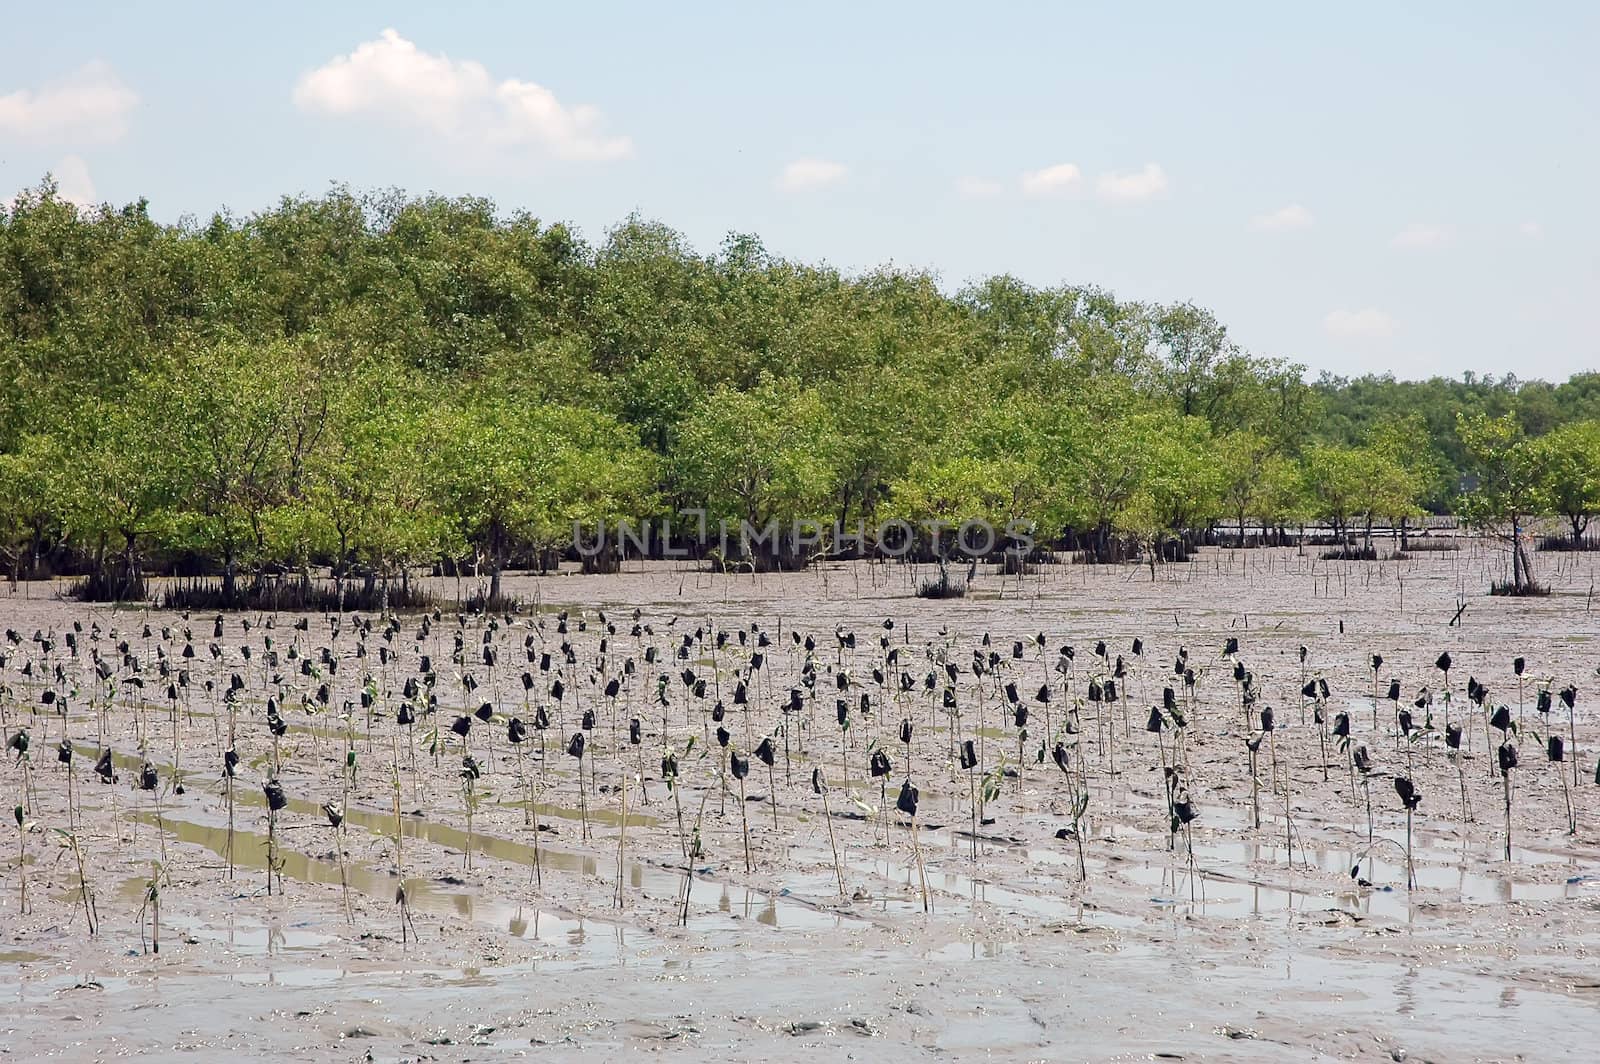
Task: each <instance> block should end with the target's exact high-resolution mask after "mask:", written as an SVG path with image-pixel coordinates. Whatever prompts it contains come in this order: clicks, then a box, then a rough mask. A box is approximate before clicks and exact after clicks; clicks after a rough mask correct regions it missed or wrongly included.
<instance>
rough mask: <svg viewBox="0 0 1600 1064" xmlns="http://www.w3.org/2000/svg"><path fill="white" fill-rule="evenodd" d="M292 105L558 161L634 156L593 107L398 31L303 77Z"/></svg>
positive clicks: (629, 145)
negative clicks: (429, 47)
mask: <svg viewBox="0 0 1600 1064" xmlns="http://www.w3.org/2000/svg"><path fill="white" fill-rule="evenodd" d="M294 102H295V104H296V105H297V106H298V107H300V108H301V109H302V110H305V111H312V112H316V113H320V114H325V115H332V116H335V117H341V118H359V117H371V118H378V119H382V120H386V121H389V122H392V123H394V124H396V125H401V126H408V127H411V128H416V129H421V130H424V131H426V132H429V133H432V134H435V135H436V136H439V137H441V138H444V139H446V140H452V141H465V140H478V141H484V142H487V143H490V144H494V145H501V146H524V145H531V146H534V147H537V148H540V149H542V150H544V151H546V152H548V153H549V154H550V155H552V156H554V157H555V158H557V159H569V160H588V161H596V160H599V161H604V160H611V159H621V158H626V157H627V156H629V155H631V154H633V142H632V141H631V140H629V139H628V138H627V137H623V136H614V135H611V134H608V133H606V132H605V131H604V129H603V126H604V118H603V116H602V115H601V114H600V112H599V111H597V110H596V109H595V108H593V107H588V106H583V105H578V106H567V105H564V104H563V103H562V102H561V101H560V100H558V99H556V96H555V94H554V93H552V92H551V91H550V90H549V89H547V88H545V87H544V86H542V85H536V84H534V83H533V82H531V81H521V80H518V79H517V78H506V79H504V80H502V81H496V80H494V78H492V77H491V76H490V75H489V72H488V70H486V69H485V68H484V67H483V65H482V64H481V63H475V62H472V61H471V60H454V59H451V58H450V57H449V56H445V55H432V54H430V53H428V52H424V51H422V50H420V49H419V48H418V47H417V46H416V45H415V44H413V43H412V42H410V41H408V40H406V39H405V38H404V37H402V36H400V34H398V33H396V32H395V31H394V30H392V29H386V30H384V31H383V32H382V33H381V34H379V35H378V38H377V40H372V41H366V42H365V43H363V44H359V45H357V46H356V49H355V51H353V52H351V53H350V54H349V55H341V56H336V57H334V58H333V59H330V60H329V61H328V62H326V63H324V64H323V65H322V66H320V67H318V68H317V69H316V70H313V71H310V72H309V73H307V74H304V75H302V76H301V78H300V80H299V82H298V83H296V85H295V88H294Z"/></svg>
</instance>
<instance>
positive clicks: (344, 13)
mask: <svg viewBox="0 0 1600 1064" xmlns="http://www.w3.org/2000/svg"><path fill="white" fill-rule="evenodd" d="M1402 7H1403V8H1404V9H1403V10H1402ZM1597 44H1600V5H1596V4H1592V3H1583V2H1573V3H1558V2H1548V3H1540V4H1526V5H1506V4H1498V5H1491V4H1480V3H1443V2H1436V3H1414V4H1407V5H1398V4H1392V3H1382V4H1368V3H1358V2H1347V3H1343V4H1339V5H1305V4H1285V3H1282V2H1281V0H1280V2H1277V3H1243V2H1238V3H1221V4H1215V3H1212V4H1195V3H1192V2H1191V3H1157V2H1149V3H1142V4H1101V5H1088V4H1075V3H1055V4H1043V3H1038V4H1020V3H1019V4H1004V3H991V4H983V5H977V4H960V5H958V4H946V3H937V2H928V0H924V2H921V3H916V4H910V3H906V4H899V3H887V2H886V3H877V4H862V3H859V2H857V3H831V2H813V3H808V4H805V5H776V4H773V5H765V4H750V3H728V4H694V3H688V2H682V3H676V4H662V3H636V4H620V3H617V4H606V3H600V2H595V3H588V4H573V3H568V4H561V5H546V4H535V3H525V4H504V5H490V4H469V3H463V4H452V5H439V4H405V3H388V4H384V5H381V9H380V5H373V4H329V3H318V4H301V3H294V2H280V3H278V4H274V5H270V6H244V5H221V4H215V3H205V4H198V3H196V4H179V3H166V4H159V3H154V4H149V5H133V4H122V3H106V4H93V3H86V4H74V5H39V4H35V5H28V6H26V7H23V8H20V9H16V10H13V11H11V12H10V13H8V14H7V16H6V20H5V33H4V34H3V36H0V196H5V197H8V196H9V195H10V194H11V192H13V191H15V190H18V189H21V188H24V187H27V186H31V185H35V184H37V182H38V181H39V180H40V178H41V177H42V176H43V175H44V174H45V173H46V172H51V173H53V174H54V175H55V177H56V179H57V181H58V182H59V184H60V187H61V191H62V193H63V194H64V195H67V196H70V197H72V198H74V199H76V200H79V201H81V202H85V203H95V202H105V201H108V202H111V203H113V204H122V203H126V202H128V201H130V200H134V199H137V198H139V197H144V198H146V199H148V200H149V203H150V210H151V212H152V214H153V215H154V216H155V217H156V218H158V219H160V220H162V221H177V220H178V219H179V218H180V217H182V216H184V215H191V216H195V217H199V218H202V219H203V218H205V217H208V216H209V215H210V214H211V213H212V212H213V211H215V210H218V209H220V208H224V207H225V208H227V209H229V210H231V211H233V212H234V213H235V214H240V215H246V214H249V213H251V212H253V211H256V210H260V209H263V208H266V207H269V206H271V205H272V204H274V203H275V202H277V200H278V199H279V198H280V197H282V196H283V195H285V194H306V195H317V194H320V193H323V192H325V191H326V190H327V189H328V188H329V187H330V186H331V185H332V184H334V183H344V184H347V185H349V186H351V187H353V188H356V189H386V188H401V189H404V190H406V191H408V192H413V193H419V194H420V193H427V192H438V193H443V194H446V195H466V194H471V195H481V196H487V197H489V198H491V199H493V200H494V201H495V202H496V204H498V205H499V207H500V208H502V209H503V210H505V211H508V212H509V211H511V210H526V211H528V212H530V213H532V214H534V215H536V216H538V217H540V218H541V219H544V220H546V221H558V220H559V221H565V222H568V223H571V224H573V225H575V226H577V227H578V228H579V229H580V230H581V231H582V233H583V234H584V235H585V236H586V237H587V238H588V239H590V240H591V241H596V242H598V241H600V240H602V239H603V238H604V234H605V231H606V230H607V229H608V228H609V227H610V226H612V225H615V224H616V223H617V222H619V221H621V220H622V219H624V218H625V217H627V216H628V215H629V214H630V213H633V212H638V213H639V214H642V215H644V216H646V217H649V218H653V219H657V220H660V221H663V222H665V223H667V224H668V225H671V226H672V227H674V228H676V229H678V230H679V231H680V232H682V233H683V234H684V235H685V236H686V237H687V238H688V239H689V240H690V241H691V243H692V244H694V246H696V247H698V248H700V249H702V250H705V251H712V250H715V249H716V248H717V247H718V246H719V245H720V243H721V241H722V239H723V238H724V237H725V236H726V235H727V234H728V233H730V232H740V233H755V234H758V235H759V236H760V237H761V238H762V240H763V242H764V243H765V245H766V246H767V248H768V249H769V250H770V251H772V252H774V253H776V254H779V255H783V256H785V257H789V258H793V259H799V260H804V261H810V262H827V263H829V264H832V265H833V266H836V267H839V268H840V269H843V270H847V271H852V272H857V271H864V270H869V269H872V268H875V267H878V266H884V265H894V266H898V267H904V268H918V269H927V270H931V271H933V272H934V273H935V274H936V275H937V276H938V278H939V280H940V283H941V285H942V286H943V287H945V288H946V289H947V290H951V291H954V290H956V289H959V288H960V287H961V286H962V285H964V284H967V283H969V282H971V281H974V280H977V279H980V278H982V277H985V276H988V275H991V274H997V273H1008V274H1012V275H1014V276H1017V277H1019V278H1021V279H1023V280H1025V281H1027V282H1029V283H1031V284H1035V285H1055V284H1063V283H1066V284H1094V285H1099V286H1102V287H1105V288H1108V289H1110V290H1112V291H1114V292H1115V293H1116V294H1117V295H1118V296H1120V297H1122V298H1128V299H1140V300H1151V301H1159V302H1174V301H1193V302H1195V303H1198V304H1200V305H1202V306H1206V307H1209V308H1211V309H1212V310H1213V311H1215V312H1216V314H1217V315H1218V317H1219V318H1220V319H1221V320H1222V321H1224V322H1225V323H1227V325H1228V326H1229V330H1230V335H1231V336H1232V337H1233V338H1234V339H1235V340H1236V341H1237V342H1239V343H1240V344H1242V345H1243V346H1244V347H1245V348H1247V349H1248V350H1250V351H1251V352H1252V353H1254V354H1257V355H1262V356H1271V357H1282V358H1288V359H1291V360H1293V361H1296V362H1301V363H1304V364H1305V365H1307V366H1308V367H1310V375H1311V376H1315V375H1316V374H1317V373H1319V372H1321V371H1324V370H1326V371H1328V372H1332V373H1335V374H1338V375H1341V376H1353V375H1358V374H1362V373H1393V374H1394V375H1395V376H1396V377H1399V378H1402V379H1405V378H1423V377H1429V376H1434V375H1445V376H1460V375H1461V374H1462V373H1463V372H1469V371H1470V372H1475V373H1480V374H1483V373H1489V374H1494V375H1495V376H1502V375H1505V374H1507V373H1514V374H1515V375H1516V376H1517V377H1519V378H1520V379H1523V380H1527V379H1532V378H1543V379H1547V380H1559V379H1564V378H1565V377H1567V376H1569V375H1570V374H1573V373H1576V372H1583V371H1589V370H1596V369H1600V240H1597V237H1600V199H1597V197H1596V192H1597V190H1600V64H1597V63H1595V62H1594V61H1593V54H1592V53H1593V50H1594V48H1595V46H1596V45H1597Z"/></svg>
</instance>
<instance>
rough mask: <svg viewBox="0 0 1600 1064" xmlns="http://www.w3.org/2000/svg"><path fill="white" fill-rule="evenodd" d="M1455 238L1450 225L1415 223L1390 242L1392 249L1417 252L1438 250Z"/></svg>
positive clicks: (1397, 234)
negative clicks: (1421, 249) (1424, 249)
mask: <svg viewBox="0 0 1600 1064" xmlns="http://www.w3.org/2000/svg"><path fill="white" fill-rule="evenodd" d="M1454 236H1455V230H1454V229H1452V228H1451V227H1450V226H1448V225H1424V224H1422V223H1420V222H1413V223H1412V224H1410V225H1408V226H1406V227H1405V228H1404V229H1402V230H1400V231H1399V232H1398V233H1396V234H1395V235H1394V239H1393V240H1390V241H1389V246H1390V247H1392V248H1403V249H1406V250H1415V249H1418V248H1437V247H1443V246H1444V245H1446V244H1448V243H1450V241H1451V239H1453V238H1454Z"/></svg>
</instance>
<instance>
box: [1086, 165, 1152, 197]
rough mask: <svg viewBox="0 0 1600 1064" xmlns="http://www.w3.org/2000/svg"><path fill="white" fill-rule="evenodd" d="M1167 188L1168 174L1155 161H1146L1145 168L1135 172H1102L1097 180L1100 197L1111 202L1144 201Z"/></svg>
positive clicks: (1096, 187)
mask: <svg viewBox="0 0 1600 1064" xmlns="http://www.w3.org/2000/svg"><path fill="white" fill-rule="evenodd" d="M1166 190H1167V175H1166V173H1165V172H1164V171H1163V170H1162V169H1161V167H1159V166H1157V165H1156V164H1155V163H1145V165H1144V169H1143V170H1137V171H1134V172H1133V173H1127V174H1117V173H1106V174H1101V175H1100V179H1099V180H1098V181H1096V182H1095V191H1096V192H1097V193H1098V194H1099V196H1100V198H1101V199H1103V200H1107V201H1109V202H1111V203H1142V202H1143V201H1145V200H1148V199H1154V198H1155V197H1157V196H1159V195H1161V194H1162V193H1163V192H1165V191H1166Z"/></svg>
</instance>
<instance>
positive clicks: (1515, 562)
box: [1511, 517, 1522, 593]
mask: <svg viewBox="0 0 1600 1064" xmlns="http://www.w3.org/2000/svg"><path fill="white" fill-rule="evenodd" d="M1511 590H1513V591H1515V592H1518V593H1520V592H1521V591H1522V524H1521V522H1520V521H1518V520H1517V519H1516V518H1515V517H1513V518H1512V519H1511Z"/></svg>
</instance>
